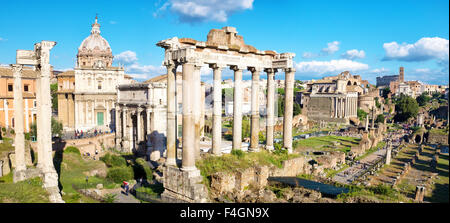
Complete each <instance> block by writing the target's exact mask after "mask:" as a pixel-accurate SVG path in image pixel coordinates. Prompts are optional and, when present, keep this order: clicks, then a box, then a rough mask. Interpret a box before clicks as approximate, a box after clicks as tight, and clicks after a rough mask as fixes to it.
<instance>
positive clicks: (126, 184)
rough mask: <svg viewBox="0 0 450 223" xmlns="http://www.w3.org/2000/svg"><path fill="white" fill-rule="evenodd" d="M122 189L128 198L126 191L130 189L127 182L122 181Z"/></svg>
mask: <svg viewBox="0 0 450 223" xmlns="http://www.w3.org/2000/svg"><path fill="white" fill-rule="evenodd" d="M123 188H124V189H125V194H126V195H127V196H128V190H129V189H130V184H129V183H128V182H126V181H124V182H123Z"/></svg>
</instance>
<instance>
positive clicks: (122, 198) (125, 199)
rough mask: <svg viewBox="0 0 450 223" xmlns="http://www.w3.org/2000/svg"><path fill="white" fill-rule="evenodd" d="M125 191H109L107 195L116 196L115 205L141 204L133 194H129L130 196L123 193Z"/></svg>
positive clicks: (120, 189)
mask: <svg viewBox="0 0 450 223" xmlns="http://www.w3.org/2000/svg"><path fill="white" fill-rule="evenodd" d="M123 191H124V190H123V189H122V188H116V189H112V190H108V192H107V193H109V194H115V195H116V197H115V200H114V203H141V202H140V201H139V200H138V199H136V198H135V197H134V196H133V195H132V194H131V193H128V196H127V195H125V194H124V193H122V192H123Z"/></svg>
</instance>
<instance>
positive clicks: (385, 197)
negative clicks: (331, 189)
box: [337, 185, 412, 203]
mask: <svg viewBox="0 0 450 223" xmlns="http://www.w3.org/2000/svg"><path fill="white" fill-rule="evenodd" d="M347 187H348V186H347ZM349 188H350V192H349V193H346V194H340V195H338V197H337V200H338V201H340V202H344V203H346V202H358V201H359V202H364V203H366V202H367V203H373V202H379V203H398V202H403V203H407V202H412V201H411V200H410V199H409V198H408V197H406V196H405V195H404V194H402V193H400V192H399V191H398V190H396V189H393V188H391V187H390V186H388V185H377V186H372V187H362V186H350V187H349Z"/></svg>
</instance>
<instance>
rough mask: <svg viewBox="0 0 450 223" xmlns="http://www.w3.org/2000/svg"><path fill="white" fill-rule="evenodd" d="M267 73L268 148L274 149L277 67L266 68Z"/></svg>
mask: <svg viewBox="0 0 450 223" xmlns="http://www.w3.org/2000/svg"><path fill="white" fill-rule="evenodd" d="M265 72H266V73H267V112H266V113H267V119H266V149H267V150H269V151H271V150H273V149H274V148H273V125H274V118H275V117H274V110H275V81H274V77H275V69H272V68H269V69H265Z"/></svg>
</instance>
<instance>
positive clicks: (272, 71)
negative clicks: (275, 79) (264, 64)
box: [264, 68, 277, 75]
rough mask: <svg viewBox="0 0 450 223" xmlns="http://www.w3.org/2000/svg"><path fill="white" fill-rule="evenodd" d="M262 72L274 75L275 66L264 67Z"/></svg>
mask: <svg viewBox="0 0 450 223" xmlns="http://www.w3.org/2000/svg"><path fill="white" fill-rule="evenodd" d="M264 72H266V73H267V75H274V74H275V73H276V72H277V69H276V68H264Z"/></svg>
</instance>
